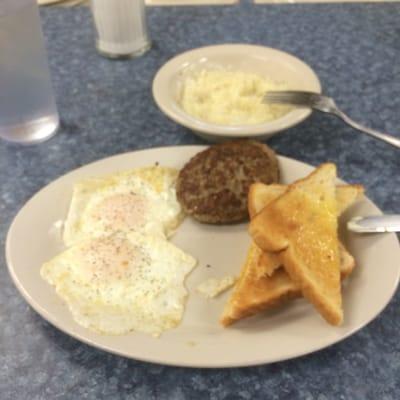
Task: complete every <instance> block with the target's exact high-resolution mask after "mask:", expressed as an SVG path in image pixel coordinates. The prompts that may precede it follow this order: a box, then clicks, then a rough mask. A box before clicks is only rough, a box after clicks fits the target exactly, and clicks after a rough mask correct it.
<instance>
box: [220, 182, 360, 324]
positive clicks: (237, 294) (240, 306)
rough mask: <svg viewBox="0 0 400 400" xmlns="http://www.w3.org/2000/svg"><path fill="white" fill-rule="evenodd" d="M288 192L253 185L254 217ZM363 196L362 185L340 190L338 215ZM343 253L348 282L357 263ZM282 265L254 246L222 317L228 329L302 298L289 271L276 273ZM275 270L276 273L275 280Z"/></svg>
mask: <svg viewBox="0 0 400 400" xmlns="http://www.w3.org/2000/svg"><path fill="white" fill-rule="evenodd" d="M286 190H287V186H286V185H278V184H272V185H265V184H263V183H255V184H253V185H251V187H250V191H249V199H248V207H249V214H250V217H251V218H252V217H254V216H255V215H256V214H257V213H258V212H260V211H261V210H262V209H263V208H264V207H265V206H267V205H268V204H269V203H270V202H271V201H273V200H275V199H276V198H278V197H279V196H281V195H282V194H283V193H284V192H285V191H286ZM362 192H363V187H362V186H360V185H339V186H337V188H336V199H337V203H338V211H339V212H340V213H341V212H343V211H344V210H345V209H346V208H347V207H349V206H350V205H351V204H352V203H353V202H354V201H355V200H356V199H357V197H358V196H359V195H360V194H361V193H362ZM339 253H340V272H341V277H342V279H344V278H346V277H347V276H348V275H349V274H350V273H351V272H352V270H353V268H354V266H355V262H354V258H353V257H352V256H351V254H349V253H348V252H347V251H346V249H345V248H344V246H343V245H342V244H339ZM280 265H281V264H280V261H279V257H278V255H277V254H275V253H270V252H263V251H262V250H261V249H260V248H259V247H258V246H257V245H256V244H255V243H254V242H253V243H252V244H251V245H250V248H249V251H248V254H247V258H246V260H245V262H244V264H243V267H242V269H241V273H240V276H239V279H238V282H237V283H236V286H235V289H234V291H233V292H232V294H231V297H230V299H229V301H228V302H227V304H226V306H225V308H224V311H223V314H222V317H221V323H222V324H223V325H224V326H228V325H231V324H232V323H234V322H236V321H238V320H240V319H242V318H245V317H248V316H251V315H255V314H257V313H259V312H261V311H266V310H268V309H270V308H272V307H275V306H277V305H280V304H282V303H284V302H286V301H288V300H290V299H293V298H296V297H300V296H301V289H300V287H299V286H298V285H296V284H295V283H294V282H293V281H292V280H291V279H290V277H289V275H288V274H287V273H286V271H285V269H284V268H279V269H278V270H275V269H276V267H277V266H278V267H279V266H280ZM271 270H275V271H274V272H273V274H272V276H271Z"/></svg>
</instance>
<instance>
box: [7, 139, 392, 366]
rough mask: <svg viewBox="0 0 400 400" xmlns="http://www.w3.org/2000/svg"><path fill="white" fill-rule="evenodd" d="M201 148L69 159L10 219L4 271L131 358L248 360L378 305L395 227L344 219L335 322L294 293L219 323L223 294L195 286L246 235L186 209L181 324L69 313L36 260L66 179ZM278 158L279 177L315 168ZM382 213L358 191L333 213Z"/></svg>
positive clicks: (388, 275)
mask: <svg viewBox="0 0 400 400" xmlns="http://www.w3.org/2000/svg"><path fill="white" fill-rule="evenodd" d="M203 149H204V147H203V146H180V147H164V148H156V149H150V150H143V151H137V152H132V153H126V154H121V155H117V156H114V157H110V158H106V159H104V160H100V161H97V162H94V163H91V164H88V165H86V166H84V167H82V168H79V169H76V170H74V171H72V172H70V173H68V174H66V175H64V176H62V177H61V178H59V179H57V180H55V181H54V182H52V183H51V184H49V185H48V186H46V187H45V188H44V189H42V190H41V191H39V192H38V193H37V194H36V195H35V196H34V197H33V198H32V199H31V200H29V201H28V202H27V203H26V204H25V206H24V207H23V208H22V209H21V211H20V212H19V213H18V215H17V216H16V218H15V219H14V222H13V223H12V225H11V227H10V230H9V232H8V236H7V243H6V256H7V263H8V267H9V271H10V274H11V276H12V278H13V280H14V283H15V285H16V286H17V288H18V289H19V291H20V292H21V294H22V295H23V297H24V298H25V299H26V300H27V301H28V303H29V304H30V305H31V306H32V307H33V308H34V309H35V310H36V311H37V312H38V313H39V314H40V315H41V316H42V317H43V318H45V319H46V320H47V321H49V322H50V323H51V324H53V325H54V326H56V327H57V328H59V329H60V330H62V331H64V332H65V333H67V334H69V335H71V336H73V337H75V338H76V339H78V340H81V341H82V342H85V343H88V344H90V345H92V346H95V347H98V348H100V349H103V350H106V351H109V352H112V353H116V354H120V355H123V356H126V357H130V358H134V359H138V360H145V361H151V362H157V363H161V364H169V365H179V366H190V367H234V366H248V365H256V364H263V363H271V362H275V361H280V360H285V359H289V358H293V357H297V356H300V355H304V354H307V353H311V352H314V351H316V350H319V349H322V348H324V347H327V346H329V345H332V344H333V343H336V342H338V341H340V340H342V339H344V338H346V337H348V336H349V335H351V334H353V333H354V332H356V331H357V330H359V329H360V328H362V327H363V326H365V325H366V324H367V323H368V322H370V321H371V320H372V319H373V318H375V317H376V316H377V315H378V314H379V313H380V312H381V311H382V310H383V308H384V307H385V306H386V305H387V303H388V302H389V300H390V299H391V297H392V295H393V294H394V291H395V290H396V287H397V284H398V281H399V271H400V269H399V265H398V264H399V259H400V248H399V243H398V241H397V238H396V236H395V235H394V234H376V235H359V234H353V233H350V232H347V231H345V230H344V229H342V230H341V239H342V240H343V241H344V243H345V244H346V245H347V247H348V249H349V251H350V252H351V253H352V254H353V255H354V257H355V258H356V262H357V268H356V269H355V271H354V272H353V274H352V275H351V276H350V277H349V279H348V280H347V282H346V283H345V285H344V288H343V302H344V316H345V318H344V323H343V325H342V326H340V327H332V326H330V325H328V324H327V323H326V322H325V321H324V320H323V319H322V318H321V317H320V316H319V314H318V313H317V312H316V311H315V310H314V308H313V307H312V306H311V305H310V304H308V303H307V302H306V301H305V300H303V299H299V300H296V301H293V302H292V303H290V304H288V305H287V306H285V307H283V308H280V309H279V310H276V311H274V312H270V313H265V314H262V315H258V316H255V317H252V318H249V319H247V320H243V321H241V322H239V323H237V324H236V325H233V326H232V327H230V328H222V327H221V325H220V324H219V322H218V319H219V316H220V314H221V311H222V308H223V305H224V303H225V301H226V300H227V298H228V295H229V294H228V293H225V294H223V295H221V296H220V297H219V298H217V299H212V300H206V299H204V298H203V297H201V295H199V294H197V293H196V291H195V287H196V286H197V285H198V284H199V283H200V282H202V281H204V280H205V279H206V278H209V277H222V276H225V275H227V274H229V275H231V274H238V273H239V270H240V267H241V264H242V262H243V261H244V259H245V257H246V250H247V247H248V245H249V242H250V239H249V237H248V234H247V232H246V224H240V225H231V226H212V225H201V224H199V223H196V222H195V221H193V220H192V219H191V218H189V217H188V218H186V220H185V221H184V223H183V224H182V225H181V227H180V228H179V230H178V232H177V233H176V235H175V237H174V238H173V239H172V240H173V242H174V243H175V244H177V245H178V246H180V247H181V248H182V249H184V250H185V251H186V252H188V253H190V254H192V255H193V256H195V257H196V258H197V259H198V266H197V267H196V269H195V270H194V271H193V272H192V273H191V274H190V276H189V277H188V278H187V280H186V286H187V288H188V290H189V292H190V296H189V299H188V302H187V307H186V311H185V314H184V317H183V320H182V323H181V324H180V325H179V327H177V328H176V329H173V330H170V331H168V332H166V333H164V334H163V335H161V337H160V338H153V337H151V336H147V335H145V334H142V333H135V332H133V333H131V334H127V335H122V336H106V335H100V334H96V333H93V332H91V331H89V330H87V329H85V328H83V327H81V326H80V325H78V324H77V323H75V322H74V320H73V319H72V317H71V314H70V313H69V311H68V309H67V307H66V305H65V304H63V302H62V301H61V299H60V298H59V297H58V296H57V295H56V293H55V291H54V289H53V287H51V286H50V285H49V284H48V283H46V282H45V281H44V280H43V279H42V278H41V277H40V275H39V269H40V267H41V265H42V264H43V262H45V261H47V260H49V259H50V258H51V257H53V256H54V255H56V254H57V253H58V252H60V251H61V250H62V249H63V246H62V244H61V241H60V238H59V236H58V235H57V234H55V229H54V223H55V222H56V221H59V220H62V219H64V218H65V216H66V213H67V209H68V206H69V201H70V199H71V193H72V186H73V184H74V183H75V182H77V181H79V180H80V179H82V178H86V177H89V176H98V175H102V174H108V173H111V172H115V171H120V170H126V169H129V168H132V167H139V166H147V165H151V164H154V163H156V162H159V163H160V164H161V165H164V166H170V167H176V168H181V167H182V166H183V165H184V164H185V163H186V162H187V161H188V160H189V159H190V158H191V157H192V156H193V155H194V154H196V153H197V152H199V151H201V150H203ZM279 161H280V167H281V171H282V180H283V182H285V183H288V182H292V181H293V180H295V179H298V178H300V177H303V176H305V175H306V174H308V173H309V172H311V171H312V169H313V167H312V166H310V165H306V164H304V163H301V162H299V161H295V160H293V159H289V158H286V157H279ZM360 183H362V182H360ZM380 213H381V212H380V210H379V209H378V208H377V207H376V206H375V205H374V204H373V203H372V202H371V201H370V200H368V199H367V198H363V199H362V200H360V201H359V202H358V203H356V204H354V205H353V206H352V207H351V208H350V209H349V210H348V211H347V212H346V213H345V214H344V215H343V216H342V221H341V223H342V224H343V222H344V221H345V220H347V219H348V218H350V217H351V216H353V215H370V214H380Z"/></svg>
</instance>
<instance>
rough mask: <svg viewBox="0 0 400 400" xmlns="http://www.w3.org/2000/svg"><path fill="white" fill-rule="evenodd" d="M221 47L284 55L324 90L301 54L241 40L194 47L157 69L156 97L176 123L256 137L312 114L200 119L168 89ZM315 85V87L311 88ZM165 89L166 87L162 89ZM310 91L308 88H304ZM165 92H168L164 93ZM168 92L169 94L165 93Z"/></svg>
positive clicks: (302, 111) (298, 111) (210, 132)
mask: <svg viewBox="0 0 400 400" xmlns="http://www.w3.org/2000/svg"><path fill="white" fill-rule="evenodd" d="M221 49H223V50H231V51H232V53H235V52H236V53H241V52H244V51H245V50H246V49H247V50H253V51H254V50H257V51H259V52H260V51H261V52H263V53H265V52H269V53H274V54H275V55H278V56H281V57H283V58H286V59H289V60H291V62H292V63H295V64H297V66H298V67H301V68H303V69H304V70H306V71H307V72H308V74H309V76H310V78H311V80H313V82H312V85H310V89H308V90H310V91H315V92H316V93H321V82H320V80H319V78H318V76H317V74H316V73H315V71H314V70H313V69H312V68H311V67H310V66H309V65H308V64H306V63H305V62H304V61H302V60H301V59H299V58H298V57H296V56H294V55H293V54H290V53H288V52H284V51H282V50H278V49H275V48H272V47H267V46H261V45H253V44H240V43H229V44H220V45H212V46H204V47H198V48H195V49H192V50H188V51H185V52H183V53H180V54H178V55H176V56H174V57H172V58H171V59H169V60H168V61H167V62H166V63H165V64H163V65H162V66H161V67H160V68H159V70H158V71H157V73H156V75H155V77H154V79H153V84H152V93H153V98H154V101H155V103H156V104H157V106H158V107H159V108H160V110H161V111H162V112H163V113H164V114H165V115H166V116H168V117H169V118H170V119H171V120H173V121H174V122H176V123H178V124H180V125H183V126H184V127H186V128H189V129H191V130H194V131H197V132H201V133H206V134H208V135H214V136H217V137H237V138H240V137H242V138H243V137H255V136H263V135H267V134H271V135H272V134H274V133H278V132H280V131H282V130H285V129H289V128H291V127H293V126H295V125H297V124H299V123H300V122H302V121H304V120H305V119H306V118H307V117H309V116H310V115H311V113H312V110H311V109H309V108H296V109H294V110H292V111H290V112H288V113H287V114H285V115H283V116H282V117H280V118H277V119H275V120H272V121H267V122H264V123H261V124H248V125H219V124H213V123H210V122H206V121H202V120H200V119H197V118H195V117H193V116H191V115H190V114H188V113H187V112H186V111H184V110H183V108H182V107H181V106H180V105H179V103H178V102H177V101H176V100H175V99H174V98H173V95H172V94H171V91H170V90H169V88H168V85H169V84H170V82H171V80H172V79H174V78H175V77H176V75H177V74H178V73H179V72H181V71H183V70H184V69H186V68H187V67H189V66H190V65H194V64H196V63H198V62H199V61H200V60H201V59H204V58H205V57H206V56H207V55H212V54H216V53H220V52H221ZM311 86H313V87H311ZM162 89H163V90H162ZM304 90H306V89H304ZM163 93H164V94H163ZM165 93H168V94H165Z"/></svg>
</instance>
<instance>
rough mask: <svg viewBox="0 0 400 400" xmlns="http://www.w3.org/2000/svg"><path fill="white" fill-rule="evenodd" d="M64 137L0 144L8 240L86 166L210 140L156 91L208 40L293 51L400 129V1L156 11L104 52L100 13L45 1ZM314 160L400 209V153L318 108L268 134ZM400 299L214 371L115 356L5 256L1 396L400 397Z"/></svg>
mask: <svg viewBox="0 0 400 400" xmlns="http://www.w3.org/2000/svg"><path fill="white" fill-rule="evenodd" d="M41 15H42V19H43V25H44V31H45V35H46V37H47V40H48V51H49V58H50V67H51V70H52V75H53V82H54V87H55V92H56V96H57V101H58V105H59V112H60V115H61V118H62V129H61V131H60V133H59V134H58V135H57V136H55V137H54V138H52V139H51V140H49V141H48V142H46V143H43V144H41V145H38V146H32V147H19V146H16V145H12V144H7V143H5V142H0V188H1V189H0V244H1V246H4V242H5V237H6V233H7V229H8V227H9V224H10V222H11V220H12V218H13V217H14V216H15V214H16V213H17V211H18V210H19V208H20V207H21V206H22V205H23V203H24V202H25V201H26V200H27V199H28V198H29V197H31V196H32V195H33V194H34V193H35V192H36V191H37V190H38V189H40V188H41V187H42V186H43V185H45V184H47V183H48V182H50V181H52V180H53V179H54V178H56V177H58V176H60V175H62V174H63V173H65V172H67V171H69V170H70V169H73V168H75V167H77V166H80V165H83V164H86V163H88V162H90V161H93V160H97V159H100V158H103V157H106V156H109V155H113V154H118V153H120V152H125V151H129V150H134V149H141V148H147V147H154V146H168V145H177V144H191V143H204V142H203V141H202V140H201V139H199V138H197V137H195V136H193V135H192V134H191V133H190V132H189V131H188V130H186V129H184V128H182V127H180V126H177V125H176V124H174V123H173V122H171V121H169V120H168V119H167V118H166V117H164V116H163V115H162V114H161V113H160V111H159V110H158V109H157V107H156V106H155V104H154V102H153V100H152V97H151V91H150V88H151V82H152V78H153V76H154V74H155V72H156V71H157V69H158V68H159V67H160V66H161V65H162V64H163V63H164V62H165V61H166V60H168V59H169V58H170V57H172V56H173V55H175V54H177V53H180V52H182V51H184V50H187V49H191V48H194V47H198V46H203V45H209V44H216V43H229V42H244V43H255V44H262V45H266V46H270V47H276V48H279V49H282V50H284V51H288V52H291V53H293V54H295V55H297V56H298V57H300V58H302V59H303V60H305V61H306V62H307V63H309V64H310V65H311V66H312V67H313V68H314V69H315V71H316V72H317V74H318V75H319V77H320V79H321V81H322V84H323V87H324V90H325V92H326V93H328V94H329V95H332V96H333V97H334V98H335V99H337V102H338V104H339V105H340V106H341V107H342V108H343V109H344V110H346V111H347V112H348V113H349V114H350V115H351V116H353V117H354V118H355V119H356V120H359V121H362V122H364V123H365V124H367V125H370V126H372V127H376V128H380V129H382V130H385V131H387V132H389V133H392V134H394V135H397V136H400V113H399V112H398V110H399V109H400V96H399V93H400V28H399V26H400V25H399V15H400V4H398V3H397V4H396V3H386V4H313V5H310V4H306V5H263V6H255V5H252V4H250V3H249V2H245V3H244V4H241V5H238V6H223V7H160V8H150V9H148V22H149V28H150V32H151V36H152V40H153V47H152V49H151V51H150V52H148V53H147V54H146V55H144V56H143V57H141V58H139V59H133V60H128V61H110V60H108V59H105V58H102V57H100V56H99V55H98V54H97V52H96V50H95V48H94V33H93V28H92V24H91V19H90V13H89V10H88V9H87V8H85V7H82V8H73V9H62V8H53V9H42V10H41ZM268 143H269V144H270V145H271V146H272V147H273V148H274V149H276V150H277V151H278V152H279V153H280V154H282V155H286V156H289V157H293V158H296V159H299V160H302V161H305V162H308V163H311V164H314V165H317V164H318V163H321V162H323V161H327V160H330V161H333V162H335V163H336V164H337V165H338V168H339V171H340V175H341V176H342V177H343V178H344V179H346V180H349V181H352V182H361V183H363V184H364V185H365V186H366V189H367V193H368V196H369V197H370V198H371V199H372V200H374V201H375V202H376V203H377V205H378V206H380V207H381V208H382V209H383V210H384V211H385V212H388V213H389V212H391V213H400V202H399V199H400V174H399V172H400V153H399V150H397V149H395V148H393V147H391V146H389V145H387V144H385V143H383V142H379V141H376V140H374V139H372V138H370V137H368V136H366V135H362V134H359V133H358V132H356V131H354V130H352V129H350V128H349V127H347V126H345V125H344V124H343V123H341V122H340V121H339V120H337V119H335V118H334V117H330V116H327V115H321V114H313V115H312V117H311V118H309V119H308V120H307V121H305V122H304V123H302V124H301V125H299V126H297V127H295V128H292V129H290V130H288V131H287V132H285V133H283V134H280V135H277V136H275V137H274V138H272V139H271V140H269V142H268ZM399 307H400V295H399V293H397V294H396V295H395V297H394V299H393V300H392V301H391V303H390V304H389V306H388V307H387V308H386V309H385V311H384V312H383V313H382V314H381V315H380V316H379V317H378V318H377V319H376V320H374V321H373V322H372V323H370V324H369V325H368V326H367V327H366V328H365V329H363V330H362V331H360V332H358V333H357V334H355V335H354V336H352V337H351V338H349V339H347V340H345V341H344V342H342V343H339V344H337V345H334V346H332V347H330V348H328V349H325V350H322V351H319V352H317V353H314V354H312V355H308V356H305V357H301V358H298V359H294V360H291V361H286V362H282V363H277V364H273V365H265V366H258V367H249V368H237V369H231V370H229V369H227V370H222V369H221V370H201V369H184V368H173V367H166V366H160V365H153V364H148V363H143V362H138V361H134V360H128V359H125V358H122V357H118V356H114V355H110V354H107V353H104V352H103V351H100V350H97V349H94V348H91V347H89V346H87V345H84V344H82V343H80V342H78V341H76V340H74V339H72V338H70V337H68V336H67V335H65V334H63V333H61V332H59V331H58V330H57V329H55V328H53V327H52V326H50V325H49V324H48V323H47V322H46V321H44V320H43V319H42V318H41V317H39V316H38V315H37V314H36V313H35V312H34V311H33V310H32V309H31V308H30V307H29V306H28V305H27V304H26V303H25V302H24V300H23V299H22V298H21V296H20V295H19V294H18V292H17V290H16V289H15V287H14V286H13V284H12V282H11V279H10V278H9V276H8V273H7V269H6V263H5V258H4V254H3V252H2V253H1V254H0V321H1V329H0V398H1V399H7V400H8V399H10V400H11V399H55V398H63V399H80V398H85V399H185V398H188V399H189V398H190V399H258V398H259V399H304V400H306V399H307V400H326V399H335V400H338V399H374V400H375V399H378V398H379V399H398V398H399V397H400V340H398V336H399V332H400V315H399V312H398V309H399Z"/></svg>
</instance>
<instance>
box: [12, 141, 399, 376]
mask: <svg viewBox="0 0 400 400" xmlns="http://www.w3.org/2000/svg"><path fill="white" fill-rule="evenodd" d="M207 147H209V146H207V145H182V146H162V147H154V148H149V149H140V150H134V151H127V152H124V153H120V154H116V155H113V156H110V157H104V158H102V159H100V160H96V161H93V162H90V163H88V164H85V165H83V166H81V167H78V168H75V169H73V170H70V171H68V172H66V173H65V174H63V175H61V176H60V177H58V178H56V179H54V180H53V181H51V182H50V183H48V184H47V185H45V186H44V187H43V188H42V189H40V190H39V191H37V192H36V193H35V194H34V195H33V196H32V197H31V198H30V199H29V200H28V201H26V202H25V203H24V205H23V206H22V207H21V209H20V210H19V211H18V213H17V214H16V216H15V217H14V219H13V220H12V223H11V225H10V227H9V229H8V232H7V237H6V246H5V247H6V263H7V268H8V271H9V274H10V276H11V278H12V281H13V283H14V285H15V286H16V288H17V289H18V291H19V292H20V294H21V295H22V297H23V298H24V299H25V300H26V301H27V302H28V304H29V305H30V306H31V307H32V308H33V310H34V311H36V312H37V313H38V314H39V315H40V316H41V317H42V318H43V319H44V320H46V321H47V322H48V323H49V324H51V325H53V326H54V327H55V328H57V329H58V330H60V331H61V332H63V333H65V334H67V335H68V336H71V337H73V338H75V339H77V340H79V341H80V342H82V343H85V344H88V345H90V346H92V347H95V348H97V349H100V350H103V351H106V352H108V353H111V354H115V355H118V356H122V357H125V358H129V359H134V360H139V361H144V362H150V363H154V364H160V365H169V366H175V367H187V368H209V369H214V368H236V367H251V366H257V365H262V364H264V365H266V364H273V363H276V362H281V361H286V360H291V359H295V358H299V357H302V356H304V355H307V354H312V353H315V352H317V351H320V350H322V349H325V348H328V347H330V346H332V345H334V344H336V343H339V342H341V341H343V340H344V339H346V338H348V337H349V336H352V335H353V334H355V333H356V332H358V331H359V330H361V329H363V328H364V327H365V326H367V325H368V324H369V323H371V322H372V321H373V320H374V319H375V318H376V317H378V316H379V315H380V314H381V313H382V311H383V310H384V309H385V308H386V306H387V305H388V304H389V303H390V301H391V300H392V298H393V296H394V294H395V292H396V290H397V287H398V285H399V282H400V271H399V273H398V274H397V278H396V279H395V281H394V282H392V286H391V288H392V289H391V291H390V293H388V296H387V299H386V301H384V302H383V303H382V305H381V306H380V307H379V309H378V310H377V311H376V312H374V313H373V314H371V315H370V316H368V318H366V319H365V321H363V322H362V323H361V324H358V325H356V326H354V327H352V328H351V329H349V330H348V331H347V332H346V333H345V334H341V335H340V336H339V337H337V338H335V339H334V340H332V341H331V342H329V343H328V344H324V343H322V344H321V345H317V346H315V347H313V348H312V349H306V350H304V351H297V352H296V354H295V355H287V356H283V357H275V358H273V359H267V358H266V357H265V356H264V357H262V356H260V357H259V358H256V359H255V358H253V359H252V361H244V360H242V361H236V362H231V361H228V362H213V363H212V364H208V363H206V362H193V361H185V360H184V361H182V360H180V361H172V360H168V361H165V360H163V359H162V357H151V356H150V357H148V356H146V357H144V356H133V355H129V354H127V353H126V352H123V351H119V350H115V349H113V348H112V346H107V345H103V344H99V343H97V342H96V341H95V340H91V339H90V338H88V337H86V336H85V335H82V334H79V333H77V332H74V331H72V330H71V329H70V330H69V329H68V328H65V327H63V326H62V324H61V323H59V322H58V321H57V319H56V318H54V316H53V315H52V313H50V312H48V311H47V310H46V308H44V307H42V305H41V304H39V302H37V301H36V300H35V299H34V298H33V297H32V296H31V295H30V294H29V292H28V291H27V290H26V289H25V287H24V286H23V284H22V283H21V282H20V281H19V279H18V277H17V276H16V274H15V271H14V267H13V263H12V260H11V254H10V251H11V250H10V240H11V239H10V237H11V235H12V232H13V230H14V229H15V225H16V223H17V220H18V217H19V215H20V211H21V210H22V209H24V208H25V206H27V205H28V204H29V203H31V202H33V201H35V199H36V197H38V196H40V195H41V193H42V192H43V191H45V190H46V189H47V188H48V187H49V186H51V185H53V184H54V183H56V182H57V183H58V182H59V181H61V180H63V179H64V178H65V177H66V176H67V175H70V174H72V173H76V172H78V171H79V170H83V169H85V168H86V167H88V166H94V164H101V163H102V162H104V161H108V160H111V159H114V158H119V157H121V156H128V155H130V154H132V155H133V154H137V153H139V152H148V151H152V150H154V151H162V150H165V149H169V150H171V151H175V150H178V151H180V150H182V151H185V150H198V151H201V150H204V149H205V148H207ZM278 157H279V158H280V159H281V160H285V161H286V162H296V163H300V164H303V166H304V167H314V166H312V165H311V164H307V163H304V162H302V161H299V160H296V159H293V158H290V157H285V156H281V155H278ZM364 200H365V201H366V202H368V203H369V205H371V206H373V208H375V209H376V210H377V211H378V212H379V213H380V214H382V211H381V210H380V209H379V208H378V207H377V206H376V205H375V203H373V202H372V201H371V200H370V199H369V198H368V197H365V198H364ZM386 235H387V237H390V238H392V239H393V240H394V241H395V242H396V243H397V249H400V246H399V242H398V240H397V236H396V234H394V233H387V234H386ZM106 336H107V335H106Z"/></svg>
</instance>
